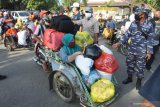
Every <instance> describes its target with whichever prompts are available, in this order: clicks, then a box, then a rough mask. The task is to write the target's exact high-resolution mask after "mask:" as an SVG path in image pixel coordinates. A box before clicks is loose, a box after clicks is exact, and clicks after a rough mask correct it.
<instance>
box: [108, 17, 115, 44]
mask: <svg viewBox="0 0 160 107" xmlns="http://www.w3.org/2000/svg"><path fill="white" fill-rule="evenodd" d="M106 28H107V29H108V30H109V31H112V35H111V39H110V44H113V42H114V40H115V37H116V35H115V34H114V32H115V29H116V23H115V21H114V20H113V19H112V16H109V17H108V19H107V22H106Z"/></svg>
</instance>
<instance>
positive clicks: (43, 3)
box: [27, 0, 58, 10]
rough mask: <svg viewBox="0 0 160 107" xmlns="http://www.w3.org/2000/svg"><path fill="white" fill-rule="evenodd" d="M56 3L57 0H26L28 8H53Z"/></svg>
mask: <svg viewBox="0 0 160 107" xmlns="http://www.w3.org/2000/svg"><path fill="white" fill-rule="evenodd" d="M57 5H58V2H57V0H28V3H27V8H29V9H35V10H37V9H38V10H39V9H55V8H56V7H57Z"/></svg>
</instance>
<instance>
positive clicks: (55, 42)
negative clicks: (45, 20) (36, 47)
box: [43, 29, 64, 51]
mask: <svg viewBox="0 0 160 107" xmlns="http://www.w3.org/2000/svg"><path fill="white" fill-rule="evenodd" d="M63 36H64V33H62V32H58V31H56V30H55V29H46V30H45V31H44V35H43V45H45V46H47V47H48V48H50V49H52V50H53V51H57V50H58V49H59V48H60V47H61V45H62V38H63Z"/></svg>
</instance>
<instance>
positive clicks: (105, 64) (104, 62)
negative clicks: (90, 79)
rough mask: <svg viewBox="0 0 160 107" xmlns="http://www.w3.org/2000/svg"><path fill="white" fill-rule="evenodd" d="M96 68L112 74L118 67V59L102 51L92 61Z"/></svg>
mask: <svg viewBox="0 0 160 107" xmlns="http://www.w3.org/2000/svg"><path fill="white" fill-rule="evenodd" d="M94 66H95V68H96V69H98V70H100V71H103V72H107V73H110V74H113V73H114V72H116V70H117V69H118V67H119V64H118V61H117V60H116V58H115V57H114V56H113V55H110V54H107V53H103V54H102V55H101V56H100V57H99V58H98V59H97V60H95V62H94Z"/></svg>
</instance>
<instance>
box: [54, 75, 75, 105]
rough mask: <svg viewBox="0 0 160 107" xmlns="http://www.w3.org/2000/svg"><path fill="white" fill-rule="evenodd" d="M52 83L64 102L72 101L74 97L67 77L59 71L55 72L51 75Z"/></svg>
mask: <svg viewBox="0 0 160 107" xmlns="http://www.w3.org/2000/svg"><path fill="white" fill-rule="evenodd" d="M53 85H54V89H55V91H56V93H57V94H58V95H59V96H60V98H61V99H62V100H63V101H65V102H72V101H73V100H74V98H75V94H74V90H73V86H72V84H71V82H70V81H69V79H68V78H67V77H66V76H65V75H64V74H62V73H61V72H56V73H55V74H54V77H53Z"/></svg>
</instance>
